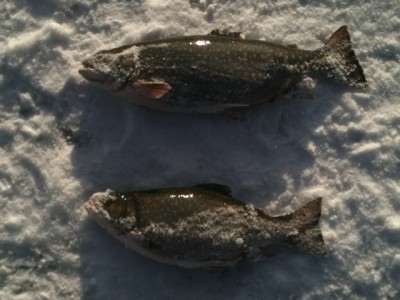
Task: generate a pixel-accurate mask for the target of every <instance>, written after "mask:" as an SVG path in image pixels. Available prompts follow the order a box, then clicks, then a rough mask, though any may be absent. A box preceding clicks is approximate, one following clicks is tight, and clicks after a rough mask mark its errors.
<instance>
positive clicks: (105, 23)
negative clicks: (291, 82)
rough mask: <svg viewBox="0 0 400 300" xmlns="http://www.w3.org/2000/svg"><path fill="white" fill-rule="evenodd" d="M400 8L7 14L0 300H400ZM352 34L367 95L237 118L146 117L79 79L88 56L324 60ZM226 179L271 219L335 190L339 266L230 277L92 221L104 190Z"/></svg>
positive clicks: (317, 96)
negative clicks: (186, 44)
mask: <svg viewBox="0 0 400 300" xmlns="http://www.w3.org/2000/svg"><path fill="white" fill-rule="evenodd" d="M399 16H400V6H399V3H398V1H396V0H388V1H378V0H375V1H374V0H372V1H361V0H358V1H357V0H355V1H332V0H323V1H311V0H310V1H308V0H299V1H294V0H282V1H271V0H269V1H261V0H258V1H257V0H253V1H250V0H245V1H227V0H221V1H217V0H214V1H213V0H197V1H196V0H191V1H183V0H176V1H168V0H166V1H157V0H141V1H117V0H99V1H89V0H83V1H69V0H59V1H52V0H40V1H28V0H3V1H1V2H0V24H1V26H0V32H1V34H0V90H1V93H0V146H1V148H0V166H1V167H0V212H1V218H0V228H1V229H0V299H189V298H190V299H287V298H290V299H316V298H324V299H327V298H331V299H335V298H352V299H390V298H391V299H399V297H400V293H399V287H400V283H399V282H400V214H399V210H400V134H399V133H400V87H399V86H400V83H399V78H400V65H399V59H400V18H399ZM343 24H347V25H348V26H349V31H350V34H351V36H352V40H353V44H354V49H355V51H356V53H357V55H358V58H359V60H360V63H361V65H362V66H363V68H364V70H365V73H366V77H367V79H368V81H369V83H370V86H371V93H370V94H369V95H368V94H362V93H358V92H356V91H354V90H352V89H349V88H347V87H345V86H343V85H339V84H335V83H332V82H330V81H324V80H318V81H316V87H315V88H314V89H313V90H312V97H310V96H302V95H301V94H300V96H297V97H295V95H292V97H283V98H282V99H279V100H278V101H276V102H274V103H272V104H263V105H259V106H255V107H252V108H250V109H248V110H246V111H245V112H244V119H243V120H241V121H237V120H230V119H227V118H224V117H221V116H215V115H180V114H167V113H162V112H157V111H151V110H147V109H145V108H141V107H138V106H135V105H134V104H131V103H128V102H126V101H124V100H123V99H119V98H117V97H115V96H113V95H111V94H110V93H108V92H106V91H102V90H99V89H97V88H96V87H95V86H94V85H91V84H89V83H87V82H86V81H85V80H84V79H83V78H81V77H80V75H79V74H78V72H77V70H78V69H79V67H80V62H81V61H82V59H84V58H86V57H87V56H88V55H90V54H91V53H93V52H95V51H97V50H100V49H107V48H112V47H116V46H119V45H122V44H126V43H132V42H137V41H143V40H150V39H154V38H162V37H172V36H179V35H189V34H203V33H207V32H209V31H211V30H212V29H215V28H225V27H230V28H232V29H234V30H241V31H243V32H245V33H246V36H247V37H251V38H255V39H267V40H271V41H274V42H278V43H282V44H293V43H297V44H298V45H299V46H300V47H301V48H305V49H315V48H317V47H319V46H321V45H322V43H323V42H324V41H326V39H327V38H328V37H329V36H330V35H331V33H333V32H334V31H335V30H336V29H337V28H339V27H340V26H341V25H343ZM204 182H216V183H221V184H227V185H229V186H231V188H232V190H233V193H234V195H235V196H236V197H237V198H239V199H242V200H244V201H247V202H249V203H252V204H254V205H256V206H266V207H267V208H268V209H269V210H270V211H271V213H274V214H277V215H278V214H283V213H287V212H289V211H292V210H294V209H297V208H298V207H300V206H301V205H303V204H304V203H306V202H307V201H309V200H310V199H312V198H314V197H316V196H323V197H324V200H323V214H322V220H321V227H322V230H323V234H324V237H325V240H326V243H327V244H328V246H329V255H328V256H327V257H313V256H311V255H308V254H305V253H302V252H299V251H297V250H295V249H294V250H293V251H289V253H285V254H282V255H281V256H279V257H277V258H275V259H273V260H271V261H267V262H261V263H253V264H251V263H244V264H240V265H238V266H236V267H234V268H229V269H225V270H190V269H182V268H179V267H174V266H168V265H163V264H159V263H157V262H153V261H150V260H148V259H146V258H143V257H141V256H140V255H138V254H136V253H135V252H133V251H131V250H129V249H126V248H124V246H123V244H122V243H120V242H118V241H117V240H116V239H115V238H114V237H112V236H110V235H108V234H107V233H106V231H105V230H103V229H102V228H101V227H100V226H98V225H97V224H96V223H94V221H93V220H91V219H90V218H88V216H87V214H86V212H85V210H84V209H83V203H84V202H85V201H86V200H87V199H88V197H89V196H90V195H91V194H92V193H94V192H97V191H104V190H105V189H107V188H113V189H119V190H137V189H144V188H146V189H147V188H157V187H169V186H189V185H193V184H198V183H204Z"/></svg>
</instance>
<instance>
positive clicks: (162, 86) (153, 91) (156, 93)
mask: <svg viewBox="0 0 400 300" xmlns="http://www.w3.org/2000/svg"><path fill="white" fill-rule="evenodd" d="M133 86H134V87H135V88H136V89H137V90H138V91H139V92H140V93H142V94H143V95H145V96H146V97H149V98H153V99H160V98H162V97H163V96H164V95H165V94H166V93H167V92H168V91H169V90H170V89H171V86H170V85H169V84H168V83H166V82H151V81H150V82H148V81H136V82H134V83H133Z"/></svg>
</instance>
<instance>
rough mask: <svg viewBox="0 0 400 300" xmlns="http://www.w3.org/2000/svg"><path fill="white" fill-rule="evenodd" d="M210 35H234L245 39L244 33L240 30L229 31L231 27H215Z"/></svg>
mask: <svg viewBox="0 0 400 300" xmlns="http://www.w3.org/2000/svg"><path fill="white" fill-rule="evenodd" d="M208 35H217V36H226V37H233V38H237V39H244V33H243V32H240V31H229V29H226V28H224V29H214V30H213V31H211V32H209V33H208Z"/></svg>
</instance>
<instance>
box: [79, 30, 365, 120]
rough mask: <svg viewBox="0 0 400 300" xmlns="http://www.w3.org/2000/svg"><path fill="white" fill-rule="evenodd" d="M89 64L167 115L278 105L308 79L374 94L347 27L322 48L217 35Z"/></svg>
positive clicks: (97, 76) (148, 46)
mask: <svg viewBox="0 0 400 300" xmlns="http://www.w3.org/2000/svg"><path fill="white" fill-rule="evenodd" d="M82 64H83V67H84V68H83V69H81V70H79V72H80V74H81V75H82V76H83V77H85V78H86V79H87V80H89V81H93V82H97V83H99V84H100V85H102V86H103V87H104V88H106V89H107V90H110V91H112V92H114V93H116V94H119V95H121V96H123V97H125V98H128V99H130V100H132V101H133V102H135V103H137V104H140V105H144V106H147V107H151V108H155V109H161V110H165V111H178V112H201V113H215V112H221V111H224V110H229V109H232V108H239V107H245V106H248V105H251V104H255V103H260V102H265V101H271V100H272V99H274V98H276V97H277V96H279V95H281V94H283V93H285V92H287V91H288V90H289V88H290V87H292V86H293V85H294V84H295V83H297V82H299V81H300V80H302V78H303V77H304V76H311V77H315V76H322V77H329V78H333V79H335V80H336V81H339V82H342V83H344V84H346V85H348V86H352V87H356V88H361V89H362V90H368V85H367V81H366V79H365V77H364V73H363V70H362V68H361V66H360V64H359V63H358V60H357V58H356V55H355V53H354V51H353V50H352V47H351V41H350V36H349V33H348V31H347V27H346V26H342V27H340V28H339V29H338V30H337V31H336V32H335V33H334V34H333V35H332V37H331V38H330V39H329V40H328V42H327V43H326V44H325V45H324V46H323V47H321V48H319V49H317V50H314V51H308V50H300V49H298V48H297V47H294V46H293V45H289V46H283V45H277V44H274V43H270V42H265V41H258V40H247V39H244V38H241V36H240V34H237V33H229V32H226V31H219V30H215V31H213V32H211V33H210V34H208V35H197V36H184V37H178V38H171V39H164V40H157V41H151V42H143V43H137V44H133V45H126V46H122V47H119V48H115V49H111V50H105V51H100V52H98V53H95V54H94V55H93V56H91V57H89V58H88V59H86V60H84V61H83V63H82Z"/></svg>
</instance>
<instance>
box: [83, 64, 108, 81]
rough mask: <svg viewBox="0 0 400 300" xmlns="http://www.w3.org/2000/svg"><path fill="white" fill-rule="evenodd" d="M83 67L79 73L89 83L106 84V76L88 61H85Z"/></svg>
mask: <svg viewBox="0 0 400 300" xmlns="http://www.w3.org/2000/svg"><path fill="white" fill-rule="evenodd" d="M82 66H83V68H82V69H79V70H78V72H79V74H81V75H82V77H83V78H85V79H86V80H88V81H97V82H106V80H107V78H106V76H105V75H104V74H103V73H102V72H100V71H98V70H96V69H95V68H94V67H93V65H92V64H90V63H89V62H88V61H83V62H82Z"/></svg>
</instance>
